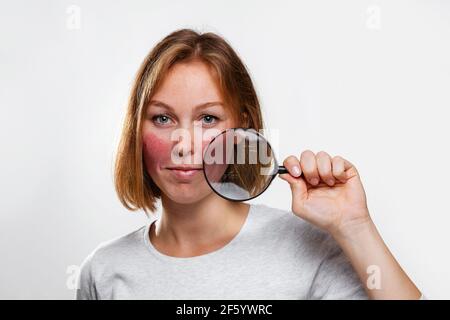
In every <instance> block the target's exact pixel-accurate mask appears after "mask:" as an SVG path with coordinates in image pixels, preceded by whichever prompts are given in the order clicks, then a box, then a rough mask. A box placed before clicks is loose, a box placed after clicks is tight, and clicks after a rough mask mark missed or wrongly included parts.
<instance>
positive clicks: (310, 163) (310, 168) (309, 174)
mask: <svg viewBox="0 0 450 320" xmlns="http://www.w3.org/2000/svg"><path fill="white" fill-rule="evenodd" d="M300 167H301V170H302V172H303V174H304V176H305V178H306V180H307V181H308V182H309V183H310V184H312V185H314V186H315V185H317V184H319V182H320V176H319V172H318V171H317V163H316V157H315V155H314V153H313V152H312V151H311V150H305V151H303V152H302V154H301V156H300Z"/></svg>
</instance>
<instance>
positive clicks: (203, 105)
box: [149, 100, 223, 112]
mask: <svg viewBox="0 0 450 320" xmlns="http://www.w3.org/2000/svg"><path fill="white" fill-rule="evenodd" d="M150 105H153V106H157V107H162V108H166V109H169V110H170V111H172V112H173V111H174V108H173V107H171V106H169V105H168V104H166V103H164V102H161V101H158V100H151V101H150V103H149V106H150ZM216 105H220V106H223V103H222V102H220V101H211V102H205V103H201V104H199V105H197V106H195V107H194V109H195V110H199V109H205V108H208V107H212V106H216Z"/></svg>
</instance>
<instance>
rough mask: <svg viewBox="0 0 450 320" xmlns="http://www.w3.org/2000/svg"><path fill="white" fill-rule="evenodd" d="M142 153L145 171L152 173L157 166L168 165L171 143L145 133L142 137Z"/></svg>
mask: <svg viewBox="0 0 450 320" xmlns="http://www.w3.org/2000/svg"><path fill="white" fill-rule="evenodd" d="M142 138H143V141H142V145H143V150H142V151H143V153H144V160H145V165H146V167H147V170H149V171H150V172H154V171H155V170H156V168H157V167H158V166H164V165H167V164H170V152H171V145H172V144H171V142H170V141H166V140H164V139H162V138H160V137H158V136H156V135H155V134H152V133H147V134H145V135H144V136H143V137H142Z"/></svg>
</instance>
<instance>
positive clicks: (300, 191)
mask: <svg viewBox="0 0 450 320" xmlns="http://www.w3.org/2000/svg"><path fill="white" fill-rule="evenodd" d="M278 176H279V177H280V178H281V179H282V180H284V181H287V182H288V183H289V186H290V187H291V192H292V201H293V203H294V201H295V203H297V204H301V203H302V202H303V201H304V200H305V199H307V198H308V187H307V186H306V182H305V180H304V179H303V177H298V178H296V177H293V176H291V175H290V174H289V173H283V174H280V175H278Z"/></svg>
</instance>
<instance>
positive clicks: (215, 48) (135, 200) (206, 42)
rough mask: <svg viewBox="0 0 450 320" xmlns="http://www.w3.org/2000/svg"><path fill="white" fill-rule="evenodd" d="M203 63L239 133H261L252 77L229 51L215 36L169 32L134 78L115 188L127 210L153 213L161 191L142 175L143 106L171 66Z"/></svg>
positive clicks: (118, 155) (145, 172) (192, 31)
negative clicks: (208, 69)
mask: <svg viewBox="0 0 450 320" xmlns="http://www.w3.org/2000/svg"><path fill="white" fill-rule="evenodd" d="M192 60H199V61H202V62H204V63H205V64H206V65H207V66H208V67H209V68H210V70H211V72H212V74H213V75H214V77H215V78H216V80H217V84H218V86H219V89H220V91H221V93H222V97H223V99H224V100H225V102H226V103H225V106H226V108H228V109H229V111H230V113H231V115H232V116H233V117H234V119H235V120H236V122H235V123H237V124H238V125H239V127H242V128H251V129H254V130H256V131H259V130H261V129H263V120H262V115H261V109H260V104H259V101H258V97H257V94H256V91H255V88H254V86H253V83H252V80H251V78H250V75H249V73H248V71H247V69H246V67H245V65H244V64H243V63H242V61H241V59H240V58H239V57H238V55H237V54H236V52H235V51H234V50H233V49H232V48H231V46H230V45H229V44H228V43H227V42H226V41H225V40H224V39H223V38H222V37H220V36H218V35H217V34H214V33H211V32H208V33H203V34H201V33H198V32H196V31H194V30H191V29H181V30H177V31H174V32H172V33H171V34H169V35H168V36H166V37H165V38H164V39H162V40H161V41H160V42H159V43H158V44H157V45H156V46H155V47H154V48H153V49H152V50H151V51H150V53H149V54H148V55H147V56H146V57H145V59H144V61H143V62H142V64H141V66H140V68H139V70H138V71H137V74H136V76H135V79H134V82H133V85H132V89H131V94H130V97H129V100H128V106H127V111H126V115H125V120H124V124H123V128H122V133H121V137H120V142H119V146H118V150H117V155H116V159H115V167H114V184H115V189H116V192H117V195H118V197H119V200H120V202H121V203H122V204H123V205H124V206H125V208H127V209H128V210H132V211H136V210H139V209H142V210H144V211H145V213H146V214H148V211H151V212H152V213H154V212H155V210H156V201H157V199H160V198H161V190H160V189H159V188H158V186H157V185H156V184H155V183H154V181H153V179H151V177H150V176H149V175H148V173H147V170H145V166H144V160H143V152H142V123H143V121H144V119H145V111H146V107H147V105H148V103H149V101H150V100H151V98H152V96H153V95H154V94H155V92H156V91H157V89H158V86H159V85H160V84H161V83H162V81H163V79H164V76H165V75H166V74H167V72H168V70H169V69H170V67H171V66H173V65H174V64H175V63H177V62H189V61H192Z"/></svg>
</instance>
